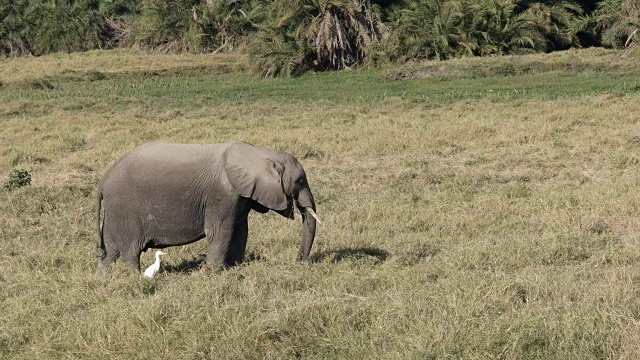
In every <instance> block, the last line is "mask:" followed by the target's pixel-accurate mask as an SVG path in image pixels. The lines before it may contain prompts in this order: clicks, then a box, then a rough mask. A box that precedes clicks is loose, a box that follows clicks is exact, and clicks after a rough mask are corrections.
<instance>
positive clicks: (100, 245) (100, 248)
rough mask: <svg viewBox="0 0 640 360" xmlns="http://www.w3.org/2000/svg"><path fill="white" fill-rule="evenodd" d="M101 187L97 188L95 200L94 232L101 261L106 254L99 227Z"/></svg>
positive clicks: (100, 227)
mask: <svg viewBox="0 0 640 360" xmlns="http://www.w3.org/2000/svg"><path fill="white" fill-rule="evenodd" d="M102 199H103V196H102V186H100V187H98V196H97V198H96V208H97V212H96V230H97V231H98V253H99V254H100V255H99V256H100V259H103V258H104V257H105V256H106V254H107V248H106V247H105V246H104V237H103V233H102V229H103V227H102V226H100V210H101V208H102Z"/></svg>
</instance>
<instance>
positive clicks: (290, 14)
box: [250, 0, 385, 75]
mask: <svg viewBox="0 0 640 360" xmlns="http://www.w3.org/2000/svg"><path fill="white" fill-rule="evenodd" d="M270 14H271V15H270V16H271V17H270V21H271V25H270V26H264V27H263V28H261V29H260V34H259V35H258V39H257V40H256V41H255V42H254V44H253V46H252V49H250V58H251V59H252V63H253V64H254V69H255V71H256V72H257V73H260V74H263V75H266V74H269V75H274V72H273V71H267V70H265V69H267V68H268V69H272V70H273V69H277V68H279V69H291V72H289V71H284V72H281V71H276V72H277V73H278V74H283V75H285V74H291V73H296V72H301V71H304V70H306V69H309V68H316V69H344V68H349V67H352V66H355V65H358V64H361V63H362V62H363V61H364V59H365V58H366V48H367V47H368V46H371V45H372V44H374V43H377V42H378V41H379V40H380V39H381V38H382V37H383V36H384V34H385V29H384V26H383V25H382V23H381V22H380V20H379V19H378V17H377V16H376V15H375V14H374V13H373V12H372V11H371V7H370V4H369V2H368V0H274V2H273V3H272V4H271V7H270ZM268 54H272V55H273V54H278V56H277V58H279V59H280V61H278V63H279V64H280V65H277V66H275V64H271V65H273V66H267V67H266V68H265V67H264V65H265V64H267V63H270V62H269V61H267V60H268V59H266V57H267V56H271V55H268ZM285 54H288V55H287V56H285ZM293 64H295V65H293ZM292 65H293V66H292ZM274 66H275V67H274Z"/></svg>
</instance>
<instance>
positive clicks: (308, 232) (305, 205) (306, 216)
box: [298, 188, 317, 260]
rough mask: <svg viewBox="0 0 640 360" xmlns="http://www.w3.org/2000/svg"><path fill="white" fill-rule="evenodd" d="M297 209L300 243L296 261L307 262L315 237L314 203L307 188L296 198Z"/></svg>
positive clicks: (315, 218)
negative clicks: (300, 215) (300, 235)
mask: <svg viewBox="0 0 640 360" xmlns="http://www.w3.org/2000/svg"><path fill="white" fill-rule="evenodd" d="M298 208H299V210H300V213H301V214H302V242H301V243H300V250H299V251H298V260H307V259H308V258H309V253H310V252H311V246H313V240H314V239H315V237H316V220H317V216H316V214H315V210H316V203H315V201H313V195H312V194H311V190H309V188H306V189H304V190H303V191H301V192H300V194H299V196H298Z"/></svg>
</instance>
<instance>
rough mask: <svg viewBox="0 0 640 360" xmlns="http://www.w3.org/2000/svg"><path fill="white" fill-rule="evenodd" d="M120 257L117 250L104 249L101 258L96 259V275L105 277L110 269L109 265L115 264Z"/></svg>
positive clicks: (109, 247)
mask: <svg viewBox="0 0 640 360" xmlns="http://www.w3.org/2000/svg"><path fill="white" fill-rule="evenodd" d="M119 256H120V251H119V250H118V249H115V248H113V246H109V244H108V243H107V246H106V247H105V251H104V253H103V254H102V257H100V258H99V259H98V266H97V268H96V275H98V276H105V275H107V274H108V273H109V270H110V269H111V265H112V264H113V263H114V262H116V260H117V259H118V257H119Z"/></svg>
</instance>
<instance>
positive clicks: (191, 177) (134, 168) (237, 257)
mask: <svg viewBox="0 0 640 360" xmlns="http://www.w3.org/2000/svg"><path fill="white" fill-rule="evenodd" d="M294 204H295V206H296V207H297V208H298V210H299V211H300V214H301V217H302V224H303V231H302V241H301V243H300V248H299V251H298V259H299V260H307V259H308V258H309V253H310V252H311V246H312V245H313V241H314V238H315V234H316V221H319V219H318V217H317V215H316V204H315V201H314V199H313V194H312V193H311V189H310V187H309V184H308V182H307V176H306V174H305V171H304V169H303V168H302V165H301V164H300V162H299V161H298V160H297V159H296V158H295V157H294V156H293V155H291V154H288V153H285V152H280V151H277V150H272V149H268V148H263V147H257V146H254V145H251V144H248V143H244V142H228V143H223V144H171V143H160V142H154V143H148V144H144V145H142V146H140V147H137V148H135V149H133V150H132V151H131V152H129V153H127V154H125V155H124V156H123V157H122V158H120V160H118V161H117V162H116V163H115V164H114V165H113V166H112V167H111V168H110V169H109V170H107V171H106V173H105V174H104V176H103V177H102V178H101V180H100V183H99V186H98V194H97V230H98V251H99V259H98V268H97V270H96V273H97V274H98V275H104V274H107V273H108V272H109V268H110V267H111V264H113V263H114V262H115V261H116V260H117V258H118V257H120V256H121V257H122V261H123V262H124V263H125V265H126V266H128V267H129V268H131V269H133V270H136V271H138V272H139V271H140V254H141V253H142V252H145V251H147V249H149V248H166V247H169V246H177V245H185V244H189V243H192V242H195V241H198V240H200V239H202V238H205V237H206V238H207V258H206V261H207V264H212V265H218V266H222V267H229V266H233V265H236V264H239V263H241V262H242V260H243V258H244V254H245V249H246V244H247V230H248V224H247V218H248V215H249V212H250V211H251V210H255V211H257V212H259V213H263V214H264V213H266V212H268V211H269V210H272V211H275V212H277V213H278V214H280V215H282V216H284V217H286V218H289V219H294ZM101 207H104V212H103V214H102V224H101V212H102V211H101Z"/></svg>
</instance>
